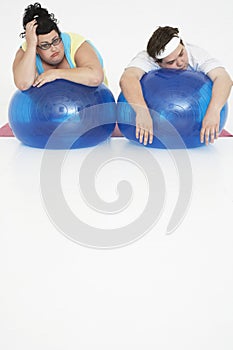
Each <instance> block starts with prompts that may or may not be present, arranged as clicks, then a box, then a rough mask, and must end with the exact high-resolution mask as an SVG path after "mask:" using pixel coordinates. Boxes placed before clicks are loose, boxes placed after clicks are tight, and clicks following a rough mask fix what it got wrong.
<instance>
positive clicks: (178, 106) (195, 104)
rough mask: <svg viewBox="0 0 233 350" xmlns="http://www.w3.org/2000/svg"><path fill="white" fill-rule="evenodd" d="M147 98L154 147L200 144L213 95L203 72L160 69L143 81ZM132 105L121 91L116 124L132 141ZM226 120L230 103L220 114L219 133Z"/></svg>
mask: <svg viewBox="0 0 233 350" xmlns="http://www.w3.org/2000/svg"><path fill="white" fill-rule="evenodd" d="M141 87H142V92H143V96H144V99H145V101H146V103H147V106H148V107H149V110H150V113H151V116H152V118H153V129H154V130H153V132H154V138H153V143H152V144H151V145H150V144H148V146H149V147H155V148H186V147H187V148H193V147H199V146H202V145H204V144H202V143H201V142H200V130H201V125H202V120H203V117H204V116H205V113H206V110H207V107H208V105H209V102H210V99H211V93H212V81H211V80H210V79H209V78H208V77H207V76H206V75H205V74H203V73H201V72H196V71H191V70H174V69H159V70H153V71H151V72H149V73H148V74H145V75H144V76H143V78H142V79H141ZM135 116H136V113H135V111H134V110H133V108H132V106H131V105H130V104H129V103H128V102H127V101H126V99H125V97H124V95H123V93H122V92H121V93H120V95H119V97H118V101H117V121H118V126H119V129H120V130H121V132H122V133H123V135H124V136H125V137H127V138H128V139H130V140H133V141H136V142H139V141H138V140H137V139H136V136H135V129H136V128H135V119H136V118H135ZM226 118H227V104H226V105H225V106H224V107H223V109H222V111H221V118H220V119H221V120H220V131H221V130H222V129H223V127H224V125H225V122H226Z"/></svg>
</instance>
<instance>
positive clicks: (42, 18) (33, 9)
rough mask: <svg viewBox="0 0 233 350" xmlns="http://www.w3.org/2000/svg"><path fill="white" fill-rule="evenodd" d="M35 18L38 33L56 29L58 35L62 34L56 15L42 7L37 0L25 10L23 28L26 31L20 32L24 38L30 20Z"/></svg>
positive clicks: (46, 32)
mask: <svg viewBox="0 0 233 350" xmlns="http://www.w3.org/2000/svg"><path fill="white" fill-rule="evenodd" d="M33 19H36V21H37V24H38V26H37V28H36V34H37V35H40V34H48V33H50V32H51V31H52V30H55V31H56V32H57V33H58V35H59V36H60V35H61V32H60V29H59V28H58V26H57V22H58V21H57V19H56V18H55V17H54V14H53V13H49V12H48V10H47V9H46V8H43V7H41V5H40V4H39V3H38V2H36V3H35V4H34V5H29V6H28V7H27V8H26V9H25V12H24V16H23V28H24V32H22V33H21V34H20V36H21V37H22V38H24V37H25V28H26V25H27V23H28V22H31V21H32V20H33Z"/></svg>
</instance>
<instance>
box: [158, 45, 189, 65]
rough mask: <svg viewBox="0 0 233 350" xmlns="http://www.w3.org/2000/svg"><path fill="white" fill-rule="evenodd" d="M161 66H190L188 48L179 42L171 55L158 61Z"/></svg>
mask: <svg viewBox="0 0 233 350" xmlns="http://www.w3.org/2000/svg"><path fill="white" fill-rule="evenodd" d="M158 64H159V66H160V67H161V68H170V69H187V68H188V54H187V50H186V49H185V47H184V46H183V45H182V44H179V46H178V47H177V49H175V50H174V51H173V52H172V53H170V55H168V56H167V57H164V58H163V60H162V62H158Z"/></svg>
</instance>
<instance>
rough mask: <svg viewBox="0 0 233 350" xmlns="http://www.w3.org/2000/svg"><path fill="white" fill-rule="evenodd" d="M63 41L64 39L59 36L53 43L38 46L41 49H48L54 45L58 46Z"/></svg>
mask: <svg viewBox="0 0 233 350" xmlns="http://www.w3.org/2000/svg"><path fill="white" fill-rule="evenodd" d="M61 41H62V39H61V38H60V37H58V38H55V39H53V40H52V42H51V43H44V44H41V45H37V47H39V48H40V49H41V50H48V49H50V47H51V46H52V45H53V46H58V45H59V44H60V42H61Z"/></svg>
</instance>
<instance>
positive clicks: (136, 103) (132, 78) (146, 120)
mask: <svg viewBox="0 0 233 350" xmlns="http://www.w3.org/2000/svg"><path fill="white" fill-rule="evenodd" d="M144 74H145V72H144V71H143V70H142V69H140V68H136V67H130V68H127V69H126V70H125V71H124V73H123V74H122V76H121V79H120V87H121V90H122V92H123V94H124V97H125V98H126V100H127V101H128V103H130V104H131V106H132V108H133V109H134V111H135V112H136V138H137V139H139V141H140V143H144V145H146V144H147V143H148V141H149V143H152V141H153V120H152V118H151V115H150V112H149V110H148V107H147V104H146V102H145V100H144V97H143V93H142V88H141V83H140V80H141V78H142V77H143V75H144Z"/></svg>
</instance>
